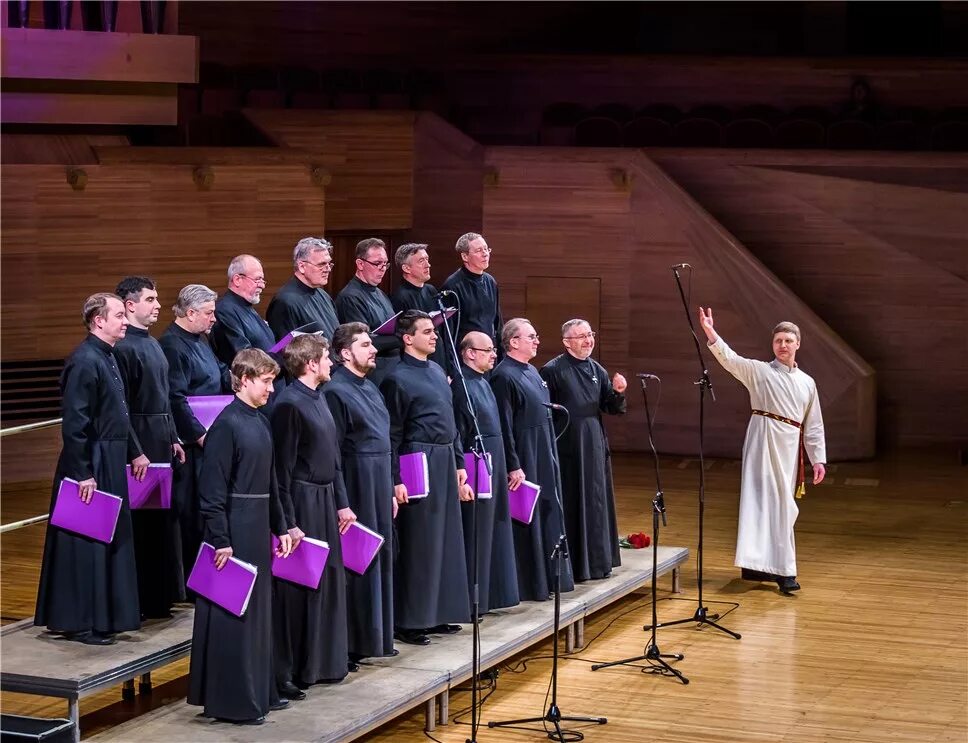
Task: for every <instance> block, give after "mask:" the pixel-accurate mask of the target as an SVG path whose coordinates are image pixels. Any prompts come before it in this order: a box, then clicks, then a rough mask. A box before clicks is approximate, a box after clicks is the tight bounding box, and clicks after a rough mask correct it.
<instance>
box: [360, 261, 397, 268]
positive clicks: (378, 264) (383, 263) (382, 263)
mask: <svg viewBox="0 0 968 743" xmlns="http://www.w3.org/2000/svg"><path fill="white" fill-rule="evenodd" d="M358 260H361V261H363V262H364V263H369V264H370V265H371V266H373V267H374V268H380V269H383V268H386V267H387V266H389V265H390V261H368V260H367V259H366V258H359V259H358Z"/></svg>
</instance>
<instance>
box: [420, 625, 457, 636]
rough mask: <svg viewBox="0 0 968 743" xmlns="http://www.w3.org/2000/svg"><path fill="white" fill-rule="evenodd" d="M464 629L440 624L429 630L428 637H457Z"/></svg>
mask: <svg viewBox="0 0 968 743" xmlns="http://www.w3.org/2000/svg"><path fill="white" fill-rule="evenodd" d="M462 629H463V627H461V626H460V625H459V624H438V625H437V626H436V627H431V628H429V629H428V630H427V634H428V635H456V634H457V633H458V632H460V631H461V630H462Z"/></svg>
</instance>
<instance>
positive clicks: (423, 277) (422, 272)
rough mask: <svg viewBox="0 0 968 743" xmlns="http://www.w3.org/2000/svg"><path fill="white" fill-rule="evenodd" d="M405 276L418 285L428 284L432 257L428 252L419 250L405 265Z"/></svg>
mask: <svg viewBox="0 0 968 743" xmlns="http://www.w3.org/2000/svg"><path fill="white" fill-rule="evenodd" d="M403 265H404V267H405V268H406V271H404V273H405V274H408V275H409V277H410V279H411V280H412V281H413V282H414V283H416V284H426V283H427V282H428V281H430V256H428V255H427V251H426V250H418V251H417V252H416V253H414V254H413V255H412V256H410V257H409V258H408V259H407V262H406V263H404V264H403Z"/></svg>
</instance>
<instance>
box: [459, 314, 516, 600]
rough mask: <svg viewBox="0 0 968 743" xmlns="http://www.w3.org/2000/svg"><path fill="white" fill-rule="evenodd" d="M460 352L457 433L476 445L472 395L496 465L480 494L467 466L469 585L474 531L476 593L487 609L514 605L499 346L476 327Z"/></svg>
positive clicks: (466, 445) (464, 512)
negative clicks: (492, 380) (498, 395)
mask: <svg viewBox="0 0 968 743" xmlns="http://www.w3.org/2000/svg"><path fill="white" fill-rule="evenodd" d="M459 352H460V355H461V360H462V361H463V368H462V371H463V372H464V381H465V383H466V384H467V394H466V395H465V394H464V385H462V384H461V383H460V380H459V379H454V380H453V382H452V383H451V385H450V387H451V390H452V391H453V394H454V419H455V421H456V423H457V434H458V435H459V436H460V440H461V445H462V446H463V450H464V453H465V455H466V454H467V453H469V452H471V451H472V450H473V448H474V436H475V429H474V420H473V417H472V416H471V411H470V405H468V397H469V398H470V401H471V403H472V404H473V406H474V412H475V413H476V414H477V425H478V427H479V428H480V432H481V438H482V439H483V440H484V441H483V444H484V450H485V451H486V452H487V454H488V455H489V456H490V458H491V466H492V470H491V494H490V497H489V498H478V497H477V496H478V495H480V488H479V487H478V481H479V480H480V475H478V477H477V478H475V472H474V471H473V469H468V470H467V478H468V482H469V484H470V486H471V489H472V490H473V491H474V496H475V499H476V501H477V503H476V505H475V504H474V502H467V503H461V507H460V510H461V518H462V520H463V524H464V551H465V553H466V555H467V576H468V581H467V582H468V584H469V585H470V586H471V587H473V585H474V571H473V565H474V561H473V557H474V532H475V531H476V532H477V583H478V599H479V602H480V603H479V608H480V612H481V614H483V613H485V612H488V611H491V610H493V609H502V608H504V607H507V606H515V605H516V604H517V603H518V602H519V599H518V576H517V570H516V569H515V567H514V536H513V535H512V533H511V515H510V511H509V507H508V468H507V464H506V463H505V461H504V439H503V437H502V436H501V418H500V416H499V415H498V411H497V400H495V399H494V392H493V391H492V390H491V385H490V384H489V383H488V381H487V376H486V374H487V373H488V372H489V371H491V369H493V368H494V361H495V359H496V358H497V349H496V348H495V347H494V342H493V341H492V340H491V338H490V337H489V336H487V335H485V334H484V333H478V332H477V331H473V332H470V333H468V334H467V335H466V336H464V339H463V340H462V341H461V342H460V349H459ZM465 458H466V456H465ZM477 467H478V468H479V469H480V470H482V471H483V473H485V474H486V472H487V470H486V468H485V465H484V463H483V461H481V460H478V461H477ZM476 480H477V481H476ZM475 522H476V529H475Z"/></svg>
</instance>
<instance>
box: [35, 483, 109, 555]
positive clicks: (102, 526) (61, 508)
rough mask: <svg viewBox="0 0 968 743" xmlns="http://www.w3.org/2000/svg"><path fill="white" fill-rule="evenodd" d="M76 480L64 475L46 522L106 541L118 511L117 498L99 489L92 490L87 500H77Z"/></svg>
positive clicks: (78, 491)
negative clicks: (87, 501) (48, 520)
mask: <svg viewBox="0 0 968 743" xmlns="http://www.w3.org/2000/svg"><path fill="white" fill-rule="evenodd" d="M80 492H81V490H80V487H79V486H78V484H77V480H72V479H71V478H69V477H65V478H64V479H63V480H61V484H60V487H59V488H57V498H56V499H55V501H54V512H53V513H52V514H51V515H50V523H51V524H53V525H54V526H59V527H60V528H61V529H66V530H67V531H72V532H74V533H75V534H80V535H81V536H82V537H90V538H91V539H96V540H97V541H99V542H104V543H105V544H110V543H111V542H112V541H113V540H114V528H115V527H116V526H117V525H118V514H119V513H121V498H119V497H118V496H116V495H111V493H105V492H104V491H103V490H95V491H94V494H93V495H92V496H91V502H90V503H85V502H84V501H82V500H81V496H80V495H79V493H80Z"/></svg>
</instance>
